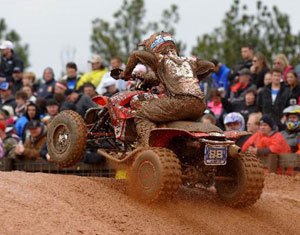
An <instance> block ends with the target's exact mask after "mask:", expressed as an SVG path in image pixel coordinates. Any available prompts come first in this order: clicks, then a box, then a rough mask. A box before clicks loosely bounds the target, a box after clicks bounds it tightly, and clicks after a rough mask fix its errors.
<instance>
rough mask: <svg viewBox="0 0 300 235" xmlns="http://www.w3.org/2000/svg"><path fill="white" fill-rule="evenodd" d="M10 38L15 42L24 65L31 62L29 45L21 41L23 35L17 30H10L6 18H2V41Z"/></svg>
mask: <svg viewBox="0 0 300 235" xmlns="http://www.w3.org/2000/svg"><path fill="white" fill-rule="evenodd" d="M2 40H9V41H11V42H13V43H14V46H15V48H14V50H15V51H16V53H17V54H18V55H19V56H20V58H21V59H22V60H23V62H24V67H28V66H29V65H30V64H29V59H28V56H29V46H28V44H22V43H21V37H20V35H19V34H18V33H17V32H16V31H15V30H13V29H12V30H9V29H8V27H7V25H6V22H5V20H4V19H0V41H2Z"/></svg>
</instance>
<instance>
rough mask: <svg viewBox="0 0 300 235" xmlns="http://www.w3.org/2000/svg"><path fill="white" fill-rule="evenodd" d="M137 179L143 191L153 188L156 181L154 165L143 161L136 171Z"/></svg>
mask: <svg viewBox="0 0 300 235" xmlns="http://www.w3.org/2000/svg"><path fill="white" fill-rule="evenodd" d="M138 178H139V182H140V184H141V186H142V188H143V189H145V190H149V189H151V188H153V187H154V186H155V185H156V183H157V180H158V172H157V170H156V168H155V166H154V164H153V163H152V162H150V161H143V162H142V163H141V164H140V166H139V169H138Z"/></svg>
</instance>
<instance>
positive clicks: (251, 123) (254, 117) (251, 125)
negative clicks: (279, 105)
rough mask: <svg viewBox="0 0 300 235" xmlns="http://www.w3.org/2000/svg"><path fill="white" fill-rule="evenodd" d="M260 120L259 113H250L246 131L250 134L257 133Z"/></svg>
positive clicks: (260, 114) (260, 115)
mask: <svg viewBox="0 0 300 235" xmlns="http://www.w3.org/2000/svg"><path fill="white" fill-rule="evenodd" d="M261 118H262V113H260V112H257V113H251V114H250V115H249V117H248V121H247V131H248V132H250V133H252V134H254V133H256V132H258V130H259V125H260V119H261Z"/></svg>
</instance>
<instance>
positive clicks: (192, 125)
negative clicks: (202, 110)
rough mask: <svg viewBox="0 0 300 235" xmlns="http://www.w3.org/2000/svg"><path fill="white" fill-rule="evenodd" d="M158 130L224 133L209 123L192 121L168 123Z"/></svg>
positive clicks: (160, 125)
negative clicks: (170, 129)
mask: <svg viewBox="0 0 300 235" xmlns="http://www.w3.org/2000/svg"><path fill="white" fill-rule="evenodd" d="M158 128H172V129H183V130H185V131H189V132H198V131H199V132H204V133H209V132H218V133H223V131H222V130H221V129H220V128H219V127H217V126H215V125H213V124H209V123H201V122H192V121H174V122H167V123H162V124H159V125H158Z"/></svg>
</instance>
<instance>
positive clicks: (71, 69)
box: [63, 62, 80, 90]
mask: <svg viewBox="0 0 300 235" xmlns="http://www.w3.org/2000/svg"><path fill="white" fill-rule="evenodd" d="M66 72H67V75H66V76H64V78H63V80H65V81H66V84H67V88H68V89H70V90H75V88H76V85H77V81H78V80H79V79H80V77H79V76H78V74H77V65H76V64H75V63H74V62H69V63H67V65H66Z"/></svg>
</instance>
